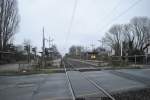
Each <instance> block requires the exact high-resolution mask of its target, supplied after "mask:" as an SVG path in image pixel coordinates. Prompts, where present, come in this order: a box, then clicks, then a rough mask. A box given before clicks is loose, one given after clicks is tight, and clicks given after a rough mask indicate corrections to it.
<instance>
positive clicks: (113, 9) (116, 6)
mask: <svg viewBox="0 0 150 100" xmlns="http://www.w3.org/2000/svg"><path fill="white" fill-rule="evenodd" d="M121 3H122V0H119V1H118V3H117V4H116V5H115V6H114V7H113V8H112V9H111V11H110V12H109V13H107V14H106V15H105V16H104V17H103V19H102V20H105V19H106V18H107V17H110V16H111V15H112V12H113V11H115V10H116V9H117V8H118V7H119V5H120V4H121Z"/></svg>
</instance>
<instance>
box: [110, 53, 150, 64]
mask: <svg viewBox="0 0 150 100" xmlns="http://www.w3.org/2000/svg"><path fill="white" fill-rule="evenodd" d="M111 61H112V62H121V61H124V62H126V63H128V64H135V65H150V55H134V56H122V57H121V56H111Z"/></svg>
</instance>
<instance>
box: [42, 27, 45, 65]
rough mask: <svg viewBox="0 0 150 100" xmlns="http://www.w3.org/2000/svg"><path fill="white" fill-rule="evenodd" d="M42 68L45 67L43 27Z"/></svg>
mask: <svg viewBox="0 0 150 100" xmlns="http://www.w3.org/2000/svg"><path fill="white" fill-rule="evenodd" d="M42 67H45V36H44V27H43V47H42Z"/></svg>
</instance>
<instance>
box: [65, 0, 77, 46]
mask: <svg viewBox="0 0 150 100" xmlns="http://www.w3.org/2000/svg"><path fill="white" fill-rule="evenodd" d="M77 3H78V0H75V2H74V6H73V12H72V16H71V20H70V24H69V27H68V31H67V36H66V40H65V44H66V43H67V41H68V38H69V36H70V34H71V29H72V24H73V20H74V17H75V13H76V8H77Z"/></svg>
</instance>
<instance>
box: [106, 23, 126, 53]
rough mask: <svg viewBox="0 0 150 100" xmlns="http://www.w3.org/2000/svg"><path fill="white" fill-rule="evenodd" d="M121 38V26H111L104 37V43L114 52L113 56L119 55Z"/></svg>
mask: <svg viewBox="0 0 150 100" xmlns="http://www.w3.org/2000/svg"><path fill="white" fill-rule="evenodd" d="M122 38H123V35H122V25H113V26H112V27H111V28H110V29H109V31H108V32H107V33H106V35H105V37H104V41H105V43H107V45H109V46H110V47H111V48H113V49H114V50H115V55H120V52H119V51H120V48H121V47H120V44H121V42H122Z"/></svg>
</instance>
